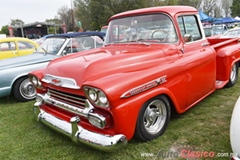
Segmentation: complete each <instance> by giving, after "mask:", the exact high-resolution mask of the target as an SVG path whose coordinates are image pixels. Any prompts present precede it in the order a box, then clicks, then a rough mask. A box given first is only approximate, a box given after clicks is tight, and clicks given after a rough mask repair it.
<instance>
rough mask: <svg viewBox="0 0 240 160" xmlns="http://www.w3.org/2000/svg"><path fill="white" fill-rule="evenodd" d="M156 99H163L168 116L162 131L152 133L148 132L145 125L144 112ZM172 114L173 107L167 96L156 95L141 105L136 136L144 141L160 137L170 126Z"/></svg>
mask: <svg viewBox="0 0 240 160" xmlns="http://www.w3.org/2000/svg"><path fill="white" fill-rule="evenodd" d="M154 100H161V101H162V102H163V103H164V104H165V107H166V111H167V115H166V116H167V117H166V120H165V124H164V125H163V127H162V128H161V129H160V131H159V132H158V133H156V134H150V133H148V131H147V130H146V128H145V126H144V113H145V110H146V109H147V107H148V105H149V104H150V103H151V102H152V101H154ZM170 115H171V107H170V103H169V100H168V99H167V97H166V96H164V95H160V96H157V97H154V98H152V99H150V100H148V101H147V102H146V103H144V104H143V106H142V107H141V109H140V111H139V115H138V119H137V124H136V129H135V136H136V137H137V138H139V139H141V140H143V141H149V140H153V139H156V138H158V137H159V136H161V135H162V134H163V133H164V132H165V130H166V128H167V126H168V122H169V120H170Z"/></svg>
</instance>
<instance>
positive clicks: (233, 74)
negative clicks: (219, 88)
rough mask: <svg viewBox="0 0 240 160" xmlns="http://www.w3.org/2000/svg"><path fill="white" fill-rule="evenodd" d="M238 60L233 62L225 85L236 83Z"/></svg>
mask: <svg viewBox="0 0 240 160" xmlns="http://www.w3.org/2000/svg"><path fill="white" fill-rule="evenodd" d="M238 67H239V65H238V62H236V63H234V64H233V66H232V69H231V72H230V77H229V81H228V83H227V84H226V87H232V86H234V85H235V84H236V83H237V80H238V69H239V68H238Z"/></svg>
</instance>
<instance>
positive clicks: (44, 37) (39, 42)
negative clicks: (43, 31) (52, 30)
mask: <svg viewBox="0 0 240 160" xmlns="http://www.w3.org/2000/svg"><path fill="white" fill-rule="evenodd" d="M51 35H53V34H48V35H45V36H43V37H41V38H39V39H36V40H35V42H36V43H37V44H39V45H41V44H42V43H43V41H45V39H47V37H48V36H51Z"/></svg>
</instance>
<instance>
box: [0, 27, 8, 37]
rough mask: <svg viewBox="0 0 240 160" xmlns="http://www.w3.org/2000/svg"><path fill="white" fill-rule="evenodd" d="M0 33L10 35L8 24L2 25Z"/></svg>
mask: <svg viewBox="0 0 240 160" xmlns="http://www.w3.org/2000/svg"><path fill="white" fill-rule="evenodd" d="M0 33H1V34H6V35H9V31H8V25H5V26H2V28H1V31H0Z"/></svg>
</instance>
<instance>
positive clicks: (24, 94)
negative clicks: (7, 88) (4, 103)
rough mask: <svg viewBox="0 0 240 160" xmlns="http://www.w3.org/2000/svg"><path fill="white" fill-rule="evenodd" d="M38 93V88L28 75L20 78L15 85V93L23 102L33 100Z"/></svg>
mask: <svg viewBox="0 0 240 160" xmlns="http://www.w3.org/2000/svg"><path fill="white" fill-rule="evenodd" d="M36 93H37V92H36V89H35V87H34V86H33V84H32V83H31V82H30V80H29V78H28V77H22V78H19V79H18V80H17V81H16V82H15V84H14V86H13V95H14V97H15V98H16V99H18V100H19V101H21V102H26V101H30V100H33V99H34V98H35V97H36Z"/></svg>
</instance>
